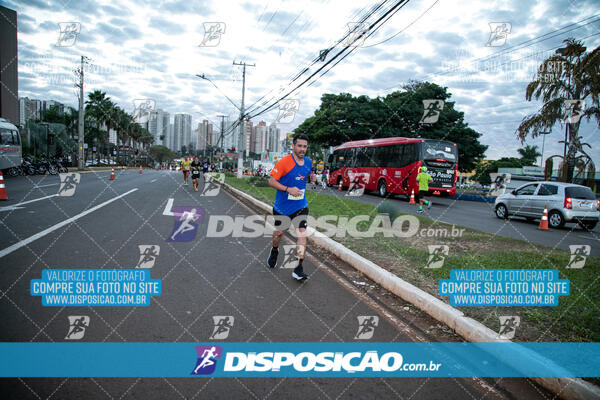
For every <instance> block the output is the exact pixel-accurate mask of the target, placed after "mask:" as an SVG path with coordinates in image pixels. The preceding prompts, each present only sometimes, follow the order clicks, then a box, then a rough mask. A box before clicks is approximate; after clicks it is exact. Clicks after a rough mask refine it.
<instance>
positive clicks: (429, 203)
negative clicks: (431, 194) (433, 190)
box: [427, 200, 431, 210]
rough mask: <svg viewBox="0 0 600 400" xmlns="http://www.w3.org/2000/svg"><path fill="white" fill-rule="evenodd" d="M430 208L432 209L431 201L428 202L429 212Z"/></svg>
mask: <svg viewBox="0 0 600 400" xmlns="http://www.w3.org/2000/svg"><path fill="white" fill-rule="evenodd" d="M430 208H431V200H429V201H428V202H427V209H428V210H429V209H430Z"/></svg>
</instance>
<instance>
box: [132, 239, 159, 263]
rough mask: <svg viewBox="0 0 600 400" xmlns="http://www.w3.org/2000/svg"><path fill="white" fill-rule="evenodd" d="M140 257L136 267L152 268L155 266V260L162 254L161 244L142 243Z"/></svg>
mask: <svg viewBox="0 0 600 400" xmlns="http://www.w3.org/2000/svg"><path fill="white" fill-rule="evenodd" d="M138 248H139V249H140V259H139V261H138V263H137V265H136V266H135V267H136V268H152V267H154V261H156V257H158V255H159V254H160V246H159V245H157V244H151V245H145V244H140V245H139V246H138Z"/></svg>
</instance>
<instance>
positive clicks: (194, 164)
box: [190, 157, 200, 192]
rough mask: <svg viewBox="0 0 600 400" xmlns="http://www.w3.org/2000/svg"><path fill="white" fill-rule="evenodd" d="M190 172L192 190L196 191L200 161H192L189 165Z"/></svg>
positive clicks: (195, 158)
mask: <svg viewBox="0 0 600 400" xmlns="http://www.w3.org/2000/svg"><path fill="white" fill-rule="evenodd" d="M190 170H191V171H192V185H193V186H194V190H195V191H196V192H197V191H198V179H200V160H199V159H198V157H194V161H192V163H191V164H190Z"/></svg>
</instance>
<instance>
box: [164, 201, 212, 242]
mask: <svg viewBox="0 0 600 400" xmlns="http://www.w3.org/2000/svg"><path fill="white" fill-rule="evenodd" d="M171 210H172V212H173V215H174V217H175V226H174V227H173V232H171V235H170V236H169V239H168V240H167V242H189V241H192V240H194V239H195V238H196V232H197V231H198V224H197V222H200V221H201V220H202V216H203V214H204V209H203V208H201V207H173V208H172V209H171Z"/></svg>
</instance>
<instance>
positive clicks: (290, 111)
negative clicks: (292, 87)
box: [275, 99, 300, 124]
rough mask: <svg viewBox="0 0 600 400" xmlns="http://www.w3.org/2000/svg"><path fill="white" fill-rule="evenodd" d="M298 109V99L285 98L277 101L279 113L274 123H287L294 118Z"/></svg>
mask: <svg viewBox="0 0 600 400" xmlns="http://www.w3.org/2000/svg"><path fill="white" fill-rule="evenodd" d="M299 109H300V100H298V99H287V100H284V101H283V102H279V114H277V118H276V119H275V123H276V124H289V123H290V122H292V121H293V120H294V117H295V116H296V112H298V110H299Z"/></svg>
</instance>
